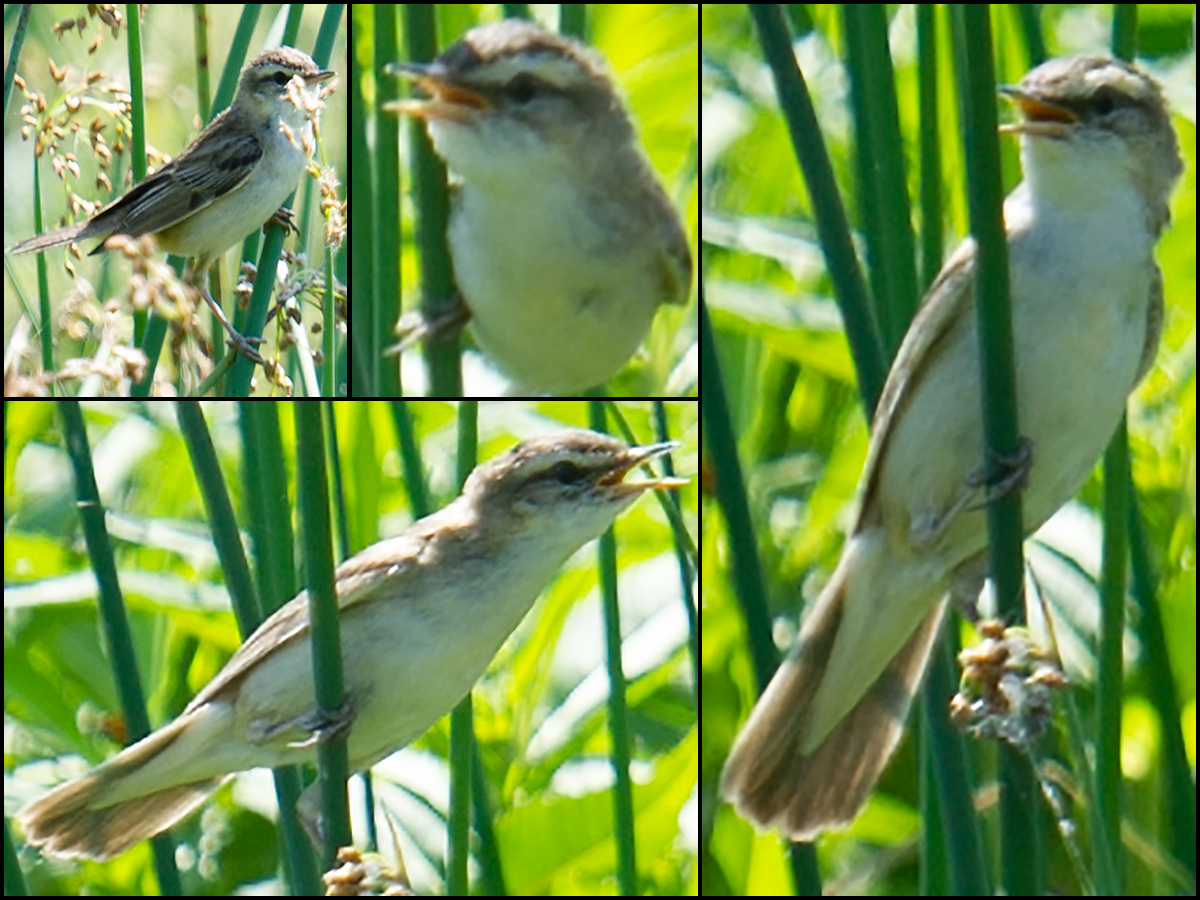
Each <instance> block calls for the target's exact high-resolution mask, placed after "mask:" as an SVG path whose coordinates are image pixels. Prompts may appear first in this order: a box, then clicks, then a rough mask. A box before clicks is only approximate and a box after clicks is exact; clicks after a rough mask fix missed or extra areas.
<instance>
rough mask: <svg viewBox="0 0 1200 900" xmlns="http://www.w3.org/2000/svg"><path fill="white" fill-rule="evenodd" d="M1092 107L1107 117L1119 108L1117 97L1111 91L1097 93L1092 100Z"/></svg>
mask: <svg viewBox="0 0 1200 900" xmlns="http://www.w3.org/2000/svg"><path fill="white" fill-rule="evenodd" d="M1092 105H1093V106H1094V107H1095V109H1096V112H1098V113H1100V115H1102V116H1107V115H1108V114H1109V113H1111V112H1112V111H1113V110H1115V109H1116V108H1117V97H1116V95H1115V94H1114V93H1113V92H1112V91H1109V90H1102V91H1097V92H1096V95H1095V96H1094V97H1093V98H1092Z"/></svg>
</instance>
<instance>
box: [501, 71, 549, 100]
mask: <svg viewBox="0 0 1200 900" xmlns="http://www.w3.org/2000/svg"><path fill="white" fill-rule="evenodd" d="M541 91H542V80H541V79H540V78H538V77H537V76H536V75H530V74H529V73H528V72H522V73H521V74H519V75H515V76H513V78H512V79H511V80H510V81H509V82H508V85H507V86H506V87H505V92H506V93H507V94H508V96H509V97H511V98H512V100H513V102H514V103H518V104H520V105H521V106H524V105H525V104H526V103H529V102H530V101H531V100H533V98H534V97H536V96H537V95H538V94H539V93H541Z"/></svg>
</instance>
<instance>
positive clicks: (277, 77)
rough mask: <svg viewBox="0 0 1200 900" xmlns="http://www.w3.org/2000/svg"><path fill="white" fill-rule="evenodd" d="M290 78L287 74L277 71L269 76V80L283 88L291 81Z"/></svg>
mask: <svg viewBox="0 0 1200 900" xmlns="http://www.w3.org/2000/svg"><path fill="white" fill-rule="evenodd" d="M291 77H292V76H291V75H289V74H288V73H287V72H283V71H279V72H276V73H275V74H274V75H272V76H271V80H272V81H274V82H275V83H276V84H277V85H279V86H280V87H283V86H284V85H285V84H287V83H288V81H289V80H290V79H291Z"/></svg>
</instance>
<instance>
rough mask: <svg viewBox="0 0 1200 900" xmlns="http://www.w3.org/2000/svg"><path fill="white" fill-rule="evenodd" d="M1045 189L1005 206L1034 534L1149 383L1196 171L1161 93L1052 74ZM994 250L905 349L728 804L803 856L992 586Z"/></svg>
mask: <svg viewBox="0 0 1200 900" xmlns="http://www.w3.org/2000/svg"><path fill="white" fill-rule="evenodd" d="M1003 93H1004V94H1005V95H1006V96H1007V97H1008V99H1010V100H1011V101H1012V102H1013V103H1014V104H1015V105H1016V106H1017V108H1018V110H1019V111H1020V113H1021V115H1022V119H1021V121H1019V122H1018V123H1016V124H1014V125H1010V126H1005V128H1004V130H1006V131H1009V132H1012V133H1016V134H1019V135H1020V140H1021V162H1022V169H1023V172H1024V176H1025V180H1024V181H1023V182H1022V183H1021V184H1020V185H1019V186H1018V187H1017V188H1016V190H1014V191H1013V193H1012V194H1010V195H1009V197H1008V198H1007V200H1006V201H1005V205H1004V215H1005V225H1006V228H1007V232H1008V245H1009V266H1010V274H1011V289H1012V314H1013V330H1014V354H1015V363H1016V377H1017V398H1018V408H1019V424H1020V433H1021V435H1022V436H1023V437H1024V438H1026V439H1027V440H1028V446H1029V448H1030V449H1031V452H1032V460H1031V465H1030V466H1029V468H1028V472H1027V473H1026V476H1025V477H1026V482H1025V487H1024V493H1023V495H1022V503H1023V512H1024V528H1025V532H1026V534H1029V533H1032V532H1033V531H1034V530H1036V529H1037V528H1038V527H1039V526H1040V525H1041V524H1042V523H1043V522H1045V521H1046V520H1047V519H1048V518H1049V517H1050V516H1051V515H1053V514H1054V512H1055V511H1056V510H1057V509H1058V508H1059V507H1060V506H1061V505H1062V504H1063V503H1065V502H1066V501H1067V500H1069V499H1070V498H1071V496H1072V495H1073V494H1074V493H1075V492H1076V491H1078V490H1079V488H1080V487H1081V486H1082V485H1083V483H1084V482H1085V481H1086V480H1087V477H1088V475H1089V473H1090V472H1091V470H1092V467H1093V465H1094V464H1095V462H1096V460H1097V458H1098V457H1099V456H1100V454H1101V453H1102V452H1103V450H1104V448H1105V446H1106V445H1107V443H1108V441H1109V439H1110V438H1111V437H1112V434H1113V432H1114V430H1115V429H1116V427H1117V425H1118V423H1119V422H1120V420H1121V416H1122V414H1123V413H1124V411H1125V402H1126V398H1127V397H1128V396H1129V394H1130V392H1131V391H1132V390H1133V389H1134V387H1135V386H1136V385H1137V383H1138V382H1139V381H1140V379H1141V378H1142V376H1143V375H1144V374H1145V373H1146V371H1147V370H1148V368H1149V367H1150V365H1151V363H1152V361H1153V359H1154V354H1155V351H1156V349H1157V346H1158V340H1159V334H1160V331H1161V322H1162V305H1163V296H1162V273H1161V272H1160V270H1159V268H1158V265H1157V263H1156V262H1155V259H1154V245H1155V243H1156V242H1157V240H1158V237H1159V235H1160V234H1161V232H1162V230H1163V228H1164V226H1165V225H1166V224H1167V222H1168V218H1169V216H1168V208H1167V198H1168V196H1169V194H1170V192H1171V189H1172V187H1173V185H1174V184H1175V181H1176V180H1177V179H1178V177H1179V175H1180V173H1181V171H1182V168H1183V166H1182V162H1181V160H1180V157H1179V150H1178V146H1177V143H1176V139H1175V133H1174V131H1173V130H1172V128H1171V123H1170V119H1169V117H1168V114H1167V108H1166V104H1165V102H1164V100H1163V96H1162V93H1161V91H1160V89H1159V87H1158V85H1157V84H1156V83H1155V82H1154V81H1152V80H1151V79H1150V78H1148V77H1146V76H1145V75H1143V74H1142V73H1141V72H1139V71H1138V70H1137V69H1135V68H1134V67H1132V66H1130V65H1128V64H1126V63H1123V62H1120V61H1117V60H1111V59H1098V58H1072V59H1058V60H1051V61H1050V62H1047V63H1045V64H1043V65H1041V66H1038V67H1037V68H1036V69H1034V70H1033V71H1031V72H1030V73H1029V74H1028V75H1026V77H1025V78H1024V79H1023V80H1022V81H1021V82H1020V84H1018V85H1016V86H1013V87H1007V88H1004V89H1003ZM974 270H975V245H974V243H973V242H972V241H970V240H968V241H966V242H964V243H963V244H962V245H961V246H960V247H959V248H958V250H957V251H956V252H955V253H954V255H953V256H951V258H950V259H949V261H948V262H947V263H946V265H945V267H944V268H943V269H942V271H941V273H940V274H939V276H938V278H937V279H936V281H935V282H934V284H933V285H932V287H931V288H930V290H929V292H928V294H927V295H926V297H925V300H924V302H923V304H922V306H921V309H920V310H919V312H918V313H917V315H916V317H915V318H914V320H913V323H912V325H911V327H910V328H909V331H908V334H907V335H906V336H905V338H904V341H903V343H902V344H901V347H900V350H899V351H898V353H897V355H896V359H895V361H894V363H893V365H892V370H891V372H890V373H889V375H888V379H887V383H886V385H885V387H884V390H883V394H882V397H881V399H880V401H879V405H878V408H877V410H876V414H875V420H874V424H873V429H872V435H871V445H870V449H869V451H868V454H867V461H866V466H865V468H864V470H863V475H862V479H861V482H860V488H861V492H862V501H861V503H862V505H861V509H860V511H859V513H858V518H857V521H856V523H855V525H854V527H853V529H852V530H851V533H850V535H849V537H848V538H847V540H846V544H845V547H844V548H843V551H842V556H841V559H840V560H839V562H838V564H837V567H836V569H835V570H834V573H833V575H832V577H831V578H830V580H829V583H828V584H827V585H826V587H825V589H824V590H823V591H822V592H821V594H820V596H819V597H818V598H817V599H816V600H815V601H814V602H813V604H812V608H811V609H809V610H807V614H806V615H805V617H804V619H803V621H802V624H801V628H800V634H799V637H798V638H797V640H796V643H795V645H794V646H793V647H792V649H791V651H790V652H789V653H788V655H787V658H786V659H785V660H784V661H783V664H782V665H781V666H780V668H779V671H778V672H777V673H776V674H775V676H774V678H773V679H772V681H771V683H770V685H769V686H768V687H767V690H766V691H765V692H764V693H763V695H762V697H761V698H760V699H759V701H758V704H757V705H756V706H755V708H754V711H753V712H752V713H751V715H750V719H749V721H748V722H747V723H746V725H745V727H744V728H743V730H742V732H741V734H739V736H738V738H737V740H736V742H735V743H734V746H733V749H732V751H731V753H730V755H729V758H728V760H727V761H726V764H725V770H724V772H723V773H722V783H721V787H722V792H723V794H724V796H725V797H726V798H728V799H729V801H730V802H731V803H733V805H734V806H735V807H736V808H737V810H738V811H739V813H741V814H742V815H743V816H745V817H746V818H747V819H749V820H751V821H753V822H755V823H756V824H758V825H759V826H761V827H764V828H772V829H777V830H778V831H780V832H781V833H783V834H784V835H786V836H787V837H788V838H790V839H793V840H811V839H812V838H814V837H816V836H817V835H819V834H820V833H821V832H823V831H825V830H827V829H830V828H834V827H837V826H839V825H842V824H845V823H847V822H849V821H851V820H852V819H853V818H854V817H855V815H856V814H857V813H858V811H859V810H860V809H861V807H862V806H863V804H864V803H865V801H866V799H867V796H868V795H869V794H870V792H871V790H872V788H873V787H874V785H875V782H876V780H877V779H878V778H879V775H880V773H881V771H882V770H883V767H884V766H885V765H886V763H887V761H888V759H889V757H890V756H891V754H892V752H893V751H894V750H895V748H896V745H897V743H898V742H899V740H900V737H901V734H902V731H903V727H904V720H905V716H906V714H907V711H908V708H909V706H910V704H911V701H912V697H913V694H914V692H915V690H916V688H917V685H918V683H919V681H920V679H921V674H922V672H923V671H924V668H925V663H926V661H927V659H928V657H929V652H930V648H931V646H932V643H933V640H934V637H935V636H936V634H937V631H938V624H939V622H940V621H941V619H942V614H943V611H944V609H945V606H946V598H947V597H948V596H949V595H955V596H962V597H965V598H971V599H973V598H974V597H975V596H977V595H978V590H979V588H980V587H981V585H982V578H983V575H984V573H985V571H986V553H987V528H986V522H985V511H984V509H983V508H982V506H983V501H984V497H983V495H982V491H981V488H980V487H979V483H980V479H979V477H978V474H977V473H978V471H979V470H980V468H981V466H982V462H983V459H984V451H983V446H982V423H981V413H980V384H979V381H980V377H979V361H978V352H977V345H976V331H975V329H976V325H975V301H974V290H973V288H974V278H975V271H974Z"/></svg>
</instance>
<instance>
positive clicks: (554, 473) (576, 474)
mask: <svg viewBox="0 0 1200 900" xmlns="http://www.w3.org/2000/svg"><path fill="white" fill-rule="evenodd" d="M546 474H548V475H549V476H550V477H551V478H553V479H554V480H555V481H557V482H558V483H559V484H576V483H578V482H580V481H582V480H583V479H584V478H585V477H586V475H587V473H586V472H584V470H583V469H581V468H580V467H579V466H577V465H575V463H573V462H566V461H563V462H557V463H555V464H554V465H553V466H551V467H550V469H549V471H548V472H547V473H546Z"/></svg>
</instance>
